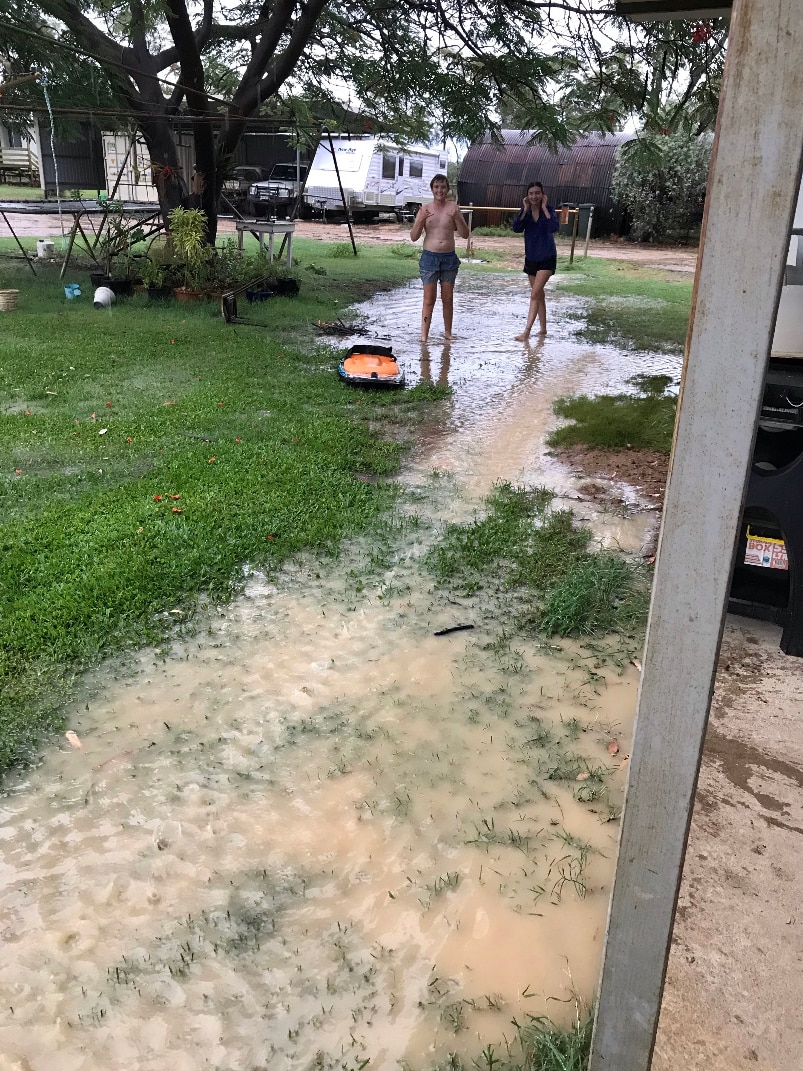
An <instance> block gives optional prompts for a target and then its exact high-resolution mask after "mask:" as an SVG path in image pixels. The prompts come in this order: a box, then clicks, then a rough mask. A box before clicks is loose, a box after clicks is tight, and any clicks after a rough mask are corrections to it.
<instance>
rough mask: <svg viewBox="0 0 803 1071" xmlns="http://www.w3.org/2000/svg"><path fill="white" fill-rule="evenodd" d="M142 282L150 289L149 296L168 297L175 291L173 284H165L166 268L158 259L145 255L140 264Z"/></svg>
mask: <svg viewBox="0 0 803 1071" xmlns="http://www.w3.org/2000/svg"><path fill="white" fill-rule="evenodd" d="M139 272H140V275H141V276H142V282H143V285H144V286H145V288H146V290H147V291H148V297H151V298H157V297H168V296H169V295H170V294H172V292H173V287H172V286H165V269H164V267H163V266H162V265H161V264H160V263H159V261H158V260H154V259H152V258H151V257H149V256H148V257H143V259H142V260H141V261H140V264H139Z"/></svg>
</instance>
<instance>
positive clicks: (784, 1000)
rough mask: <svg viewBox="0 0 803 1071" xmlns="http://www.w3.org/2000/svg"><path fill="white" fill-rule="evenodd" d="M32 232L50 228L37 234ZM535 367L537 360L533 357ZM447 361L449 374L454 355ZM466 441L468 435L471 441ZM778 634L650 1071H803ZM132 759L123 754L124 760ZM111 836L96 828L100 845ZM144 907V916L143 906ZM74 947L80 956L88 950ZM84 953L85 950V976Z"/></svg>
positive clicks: (788, 709)
mask: <svg viewBox="0 0 803 1071" xmlns="http://www.w3.org/2000/svg"><path fill="white" fill-rule="evenodd" d="M53 222H54V221H53V220H52V218H51V219H49V220H48V221H47V223H48V225H50V224H52V223H53ZM30 223H31V224H32V225H33V223H34V221H33V220H31V221H30ZM30 233H37V234H43V233H47V231H46V230H43V229H42V228H41V227H40V228H38V229H37V230H36V231H35V232H33V231H31V232H30ZM51 233H52V232H51ZM298 233H299V234H300V235H302V236H304V237H313V238H319V239H321V240H326V241H332V240H334V239H339V240H342V237H343V235H344V233H345V228H342V229H341V228H339V227H335V226H333V225H328V226H325V225H323V224H320V223H303V224H300V225H299V228H298ZM404 236H405V228H403V227H399V226H397V225H395V224H387V225H383V226H379V227H360V228H357V232H356V238H357V240H358V241H359V242H361V243H367V242H369V241H383V242H384V241H388V242H397V241H400V240H403V239H404ZM474 241H475V247H480V248H489V249H494V250H496V251H497V252H504V253H506V254H508V253H509V261H508V260H507V259H504V260H500V261H499V263H500V266H506V265H507V266H510V267H517V266H518V263H519V260H520V246H519V244H518V242H517V241H515V240H508V239H499V238H479V237H476V238H475V239H474ZM591 252H592V254H593V255H598V256H612V257H621V258H622V259H628V260H635V261H638V262H639V263H641V264H643V265H645V266H646V267H650V268H664V269H666V270H671V271H683V272H692V271H693V270H694V265H695V259H696V252H695V251H694V250H674V249H658V250H653V249H644V248H640V247H637V246H633V245H630V244H628V243H615V244H611V243H596V242H594V243H592V246H591ZM532 359H533V360H534V361H536V362H537V361H538V360H539V357H538V354H535V355H534V357H533V358H532ZM428 361H429V356H427V362H428ZM444 361H445V354H444V356H442V357H441V358H440V366H441V368H442V367H443V364H444ZM452 363H453V367H452V373H451V374H452V375H454V359H453V362H452ZM458 371H459V366H458ZM423 374H424V358H423V356H422V375H423ZM524 401H525V402H526V403H527V404H531V401H532V399H531V398H530V397H529V396H525V398H524ZM469 433H470V429H469V432H467V433H466V435H467V437H470V434H469ZM561 459H562V460H563V461H565V462H566V463H567V464H568V467H569V469H570V470H571V471H572V472H573V473H575V474H577V476H578V480H579V482H575V488H576V490H577V491H578V493H579V494H581V495H583V496H585V497H588V498H590V499H596V500H597V501H601V500H603V499H604V498H605V497H606V496H610V495H611V494H613V493H614V490H612V489H614V488H615V487H616V486H617V485H620V486H626V487H630V488H637V489H638V493H639V495H640V496H641V497H642V498H643V499H644V500H645V502H646V503H649V502H651V503H652V504H653V505H656V504H658V503H659V502H660V500H661V496H662V495H663V487H664V479H665V469H664V467H663V464H662V459H661V458H657V457H655V456H651V457H646V456H644V455H640V454H636V453H632V452H627V453H623V454H620V453H617V454H603V453H600V452H593V453H592V452H583V451H579V450H576V449H574V450H572V451H571V452H565V453H564V454H562V455H561ZM436 460H437V459H436ZM691 552H693V548H690V553H691ZM779 635H780V630H779V629H778V628H777V627H775V626H771V625H767V624H764V623H760V622H756V621H751V620H749V619H745V618H738V617H733V616H729V617H728V619H727V622H726V629H725V635H724V639H723V646H722V653H721V658H720V665H719V671H718V676H717V682H716V690H715V696H714V703H713V707H712V715H711V721H710V725H709V731H708V734H707V740H706V748H705V753H704V756H703V764H702V769H701V773H700V781H699V786H698V792H697V797H696V802H695V810H694V817H693V821H692V827H691V834H690V839H689V844H688V851H687V856H686V864H685V869H684V876H683V883H682V888H681V893H680V900H679V905H678V913H677V917H676V922H675V931H674V937H673V945H672V953H671V956H670V963H669V971H668V976H667V984H666V989H665V994H664V1002H663V1007H662V1013H661V1022H660V1027H659V1032H658V1039H657V1045H656V1052H655V1058H654V1063H653V1067H654V1069H655V1071H680V1069H683V1071H693V1069H697V1068H706V1069H707V1071H740V1069H748V1068H749V1069H754V1068H757V1069H759V1071H762V1069H763V1071H796V1069H798V1068H801V1067H803V1017H801V1015H800V1011H799V1008H800V1003H801V990H802V989H803V983H801V960H803V910H802V909H801V907H800V881H799V879H798V876H797V873H796V858H797V852H798V851H799V849H800V840H799V838H800V836H801V834H803V804H801V798H802V797H801V791H800V790H801V787H803V736H801V733H800V719H801V715H803V700H801V696H802V695H803V664H801V662H800V661H799V660H797V659H792V658H788V657H786V656H784V655H783V654H781V652H780V650H779V647H778V642H779ZM305 694H306V693H305ZM165 701H166V699H165ZM171 701H172V698H171ZM154 709H155V710H156V709H157V708H156V707H154ZM159 716H161V713H160V715H159ZM157 720H158V719H157ZM123 761H125V762H127V761H128V759H127V758H125V756H124V758H123ZM104 776H106V774H104ZM103 833H104V831H103V830H102V829H101V830H99V831H98V836H101V834H103ZM168 833H169V830H168ZM31 835H32V836H35V835H36V834H35V831H32V833H31ZM165 836H167V833H166V834H165ZM157 847H159V848H160V851H161V846H159V845H157ZM360 880H363V879H362V878H360ZM112 884H113V883H112ZM383 888H384V886H383ZM110 889H111V892H109V893H108V895H109V896H112V897H114V896H117V895H118V891H116V890H115V889H113V888H111V885H110ZM101 893H103V894H104V895H106V893H105V892H104V890H103V889H93V888H92V887H91V886H90V887H87V889H85V894H86V895H90V894H91V895H92V896H99V895H100V894H101ZM142 910H143V911H145V910H147V907H146V905H144V904H143V905H142ZM73 939H74V938H73V937H71V938H70V940H73ZM76 947H77V948H79V949H80V941H79V943H78V945H77V946H76ZM81 958H82V957H81V956H80V955H76V958H75V971H76V977H78V975H79V974H80V969H81V966H82V964H81ZM26 969H27V968H26ZM117 981H118V982H119V979H117ZM213 1025H214V1024H213ZM143 1029H147V1030H149V1031H152V1030H153V1025H152V1024H147V1025H143ZM210 1029H211V1027H210ZM210 1038H211V1034H210ZM123 1055H124V1054H122V1053H120V1054H119V1058H120V1061H121V1062H120V1063H119V1064H116V1065H115V1066H123V1065H124V1064H123V1062H122V1061H123ZM8 1059H9V1057H8V1056H7V1055H4V1054H3V1053H0V1068H3V1069H5V1068H6V1067H8V1068H12V1067H14V1068H16V1067H21V1066H26V1067H27V1066H33V1065H28V1064H25V1065H23V1064H19V1063H17V1062H16V1061H15V1060H14V1059H13V1058H12V1060H11V1062H10V1063H9V1062H4V1061H8ZM62 1066H64V1067H66V1066H67V1064H66V1063H64V1064H62V1063H60V1062H59V1060H58V1058H57V1057H56V1058H55V1062H54V1061H53V1060H51V1061H50V1062H47V1061H46V1062H45V1063H41V1064H40V1063H37V1064H36V1067H37V1071H38V1069H39V1068H40V1067H41V1068H43V1069H44V1068H45V1067H46V1068H47V1069H48V1071H50V1069H51V1068H55V1067H59V1068H61V1067H62ZM70 1066H72V1065H70ZM129 1066H130V1064H129ZM149 1066H151V1065H149ZM152 1066H154V1067H155V1066H156V1065H155V1064H154V1065H152Z"/></svg>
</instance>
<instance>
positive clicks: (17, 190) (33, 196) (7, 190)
mask: <svg viewBox="0 0 803 1071" xmlns="http://www.w3.org/2000/svg"><path fill="white" fill-rule="evenodd" d="M77 194H80V196H81V197H82V198H83V199H84V200H85V201H96V200H97V198H98V191H97V190H67V189H64V188H62V190H61V199H62V201H73V200H76V195H77ZM44 200H45V191H44V190H43V189H41V188H40V187H39V186H17V185H15V184H14V183H10V182H7V183H0V201H44ZM48 200H50V201H55V197H49V198H48Z"/></svg>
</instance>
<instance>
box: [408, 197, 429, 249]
mask: <svg viewBox="0 0 803 1071" xmlns="http://www.w3.org/2000/svg"><path fill="white" fill-rule="evenodd" d="M426 221H427V210H426V207H425V206H424V205H421V207H420V208H419V210H418V212H417V213H416V217H415V220H414V221H413V225H412V227H411V228H410V241H411V242H417V241H418V239H419V238H420V237H421V235H422V234H423V233H424V224H425V223H426Z"/></svg>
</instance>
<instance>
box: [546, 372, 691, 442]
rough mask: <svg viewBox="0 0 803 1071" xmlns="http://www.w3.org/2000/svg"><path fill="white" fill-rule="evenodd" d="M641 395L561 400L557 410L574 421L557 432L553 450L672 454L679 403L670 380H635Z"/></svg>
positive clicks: (635, 378)
mask: <svg viewBox="0 0 803 1071" xmlns="http://www.w3.org/2000/svg"><path fill="white" fill-rule="evenodd" d="M631 382H632V383H633V384H634V386H635V387H636V388H637V390H638V392H639V393H638V394H635V395H633V394H602V395H600V396H599V397H596V398H589V397H588V396H587V395H584V394H579V395H575V396H574V397H571V398H558V399H557V400H556V401H555V403H554V405H553V408H554V410H555V412H556V413H557V414H558V416H562V417H566V418H567V419H568V420H571V421H572V423H571V424H566V425H564V427H562V428H557V429H556V430H555V431H553V432H552V433H551V434H550V435H549V437H548V439H547V443H548V444H549V445H550V446H575V445H583V446H590V447H595V448H597V449H601V450H629V449H632V450H658V451H660V452H661V453H664V454H668V453H669V451H670V449H671V446H672V434H673V432H674V428H675V411H676V408H677V399H676V398H675V397H673V396H671V395H668V394H667V393H666V388H667V387H668V386H669V384H670V383H671V379H670V378H669V377H668V376H635V377H634V378H633V379H632V380H631Z"/></svg>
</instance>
